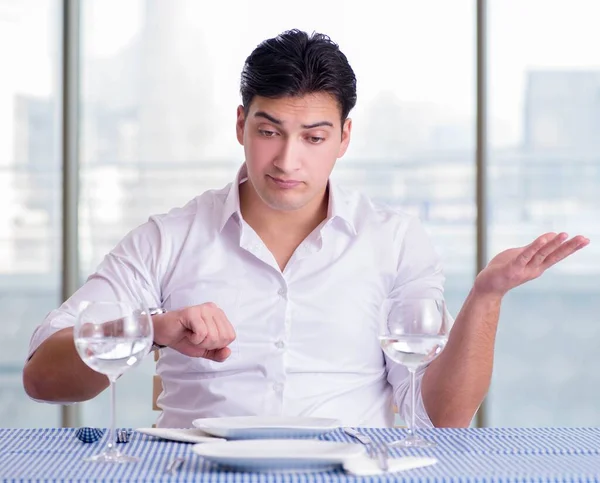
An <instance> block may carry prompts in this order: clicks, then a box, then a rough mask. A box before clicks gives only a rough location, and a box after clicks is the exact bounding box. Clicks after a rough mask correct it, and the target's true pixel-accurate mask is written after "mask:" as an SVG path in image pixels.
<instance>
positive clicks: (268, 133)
mask: <svg viewBox="0 0 600 483" xmlns="http://www.w3.org/2000/svg"><path fill="white" fill-rule="evenodd" d="M258 132H259V133H260V135H261V136H264V137H266V138H272V137H275V136H277V134H278V133H276V132H275V131H269V130H268V129H259V130H258Z"/></svg>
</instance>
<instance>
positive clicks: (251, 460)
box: [192, 439, 365, 472]
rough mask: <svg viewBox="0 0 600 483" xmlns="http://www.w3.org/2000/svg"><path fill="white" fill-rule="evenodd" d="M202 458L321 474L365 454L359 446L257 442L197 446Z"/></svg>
mask: <svg viewBox="0 0 600 483" xmlns="http://www.w3.org/2000/svg"><path fill="white" fill-rule="evenodd" d="M192 450H193V451H194V452H195V453H197V454H199V455H200V456H202V457H203V458H204V459H206V460H208V461H210V462H212V463H217V464H219V465H221V466H224V467H227V468H231V469H234V470H241V471H258V472H265V471H267V472H268V471H324V470H328V469H332V468H336V467H338V466H341V465H343V464H344V462H345V461H348V460H351V459H352V458H356V457H360V456H362V455H364V454H365V450H364V448H363V447H362V446H361V445H358V444H351V443H338V442H335V441H319V440H310V439H261V440H248V441H227V442H224V443H206V444H197V445H194V446H193V447H192Z"/></svg>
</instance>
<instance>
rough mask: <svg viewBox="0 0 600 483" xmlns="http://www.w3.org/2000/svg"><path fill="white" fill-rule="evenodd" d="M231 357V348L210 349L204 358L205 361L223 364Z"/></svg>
mask: <svg viewBox="0 0 600 483" xmlns="http://www.w3.org/2000/svg"><path fill="white" fill-rule="evenodd" d="M230 355H231V349H230V348H229V347H222V348H221V349H210V350H207V351H206V352H205V353H204V355H203V356H202V357H204V359H210V360H211V361H215V362H223V361H225V360H226V359H227V358H228V357H229V356H230Z"/></svg>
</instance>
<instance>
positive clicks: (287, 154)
mask: <svg viewBox="0 0 600 483" xmlns="http://www.w3.org/2000/svg"><path fill="white" fill-rule="evenodd" d="M297 144H298V143H297V142H296V141H294V140H293V139H287V140H286V141H285V143H284V144H283V145H282V148H281V151H280V152H279V153H278V155H277V157H276V158H275V161H274V162H273V164H274V165H275V167H277V168H278V169H279V170H281V171H282V172H284V173H291V172H294V171H297V170H299V169H300V166H301V165H302V163H301V160H300V157H301V156H300V146H298V145H297Z"/></svg>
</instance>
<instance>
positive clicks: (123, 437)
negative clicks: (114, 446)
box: [117, 429, 129, 443]
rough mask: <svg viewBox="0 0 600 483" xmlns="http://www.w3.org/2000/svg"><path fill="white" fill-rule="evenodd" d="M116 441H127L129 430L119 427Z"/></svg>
mask: <svg viewBox="0 0 600 483" xmlns="http://www.w3.org/2000/svg"><path fill="white" fill-rule="evenodd" d="M117 443H129V431H127V430H126V429H119V430H118V431H117Z"/></svg>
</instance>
